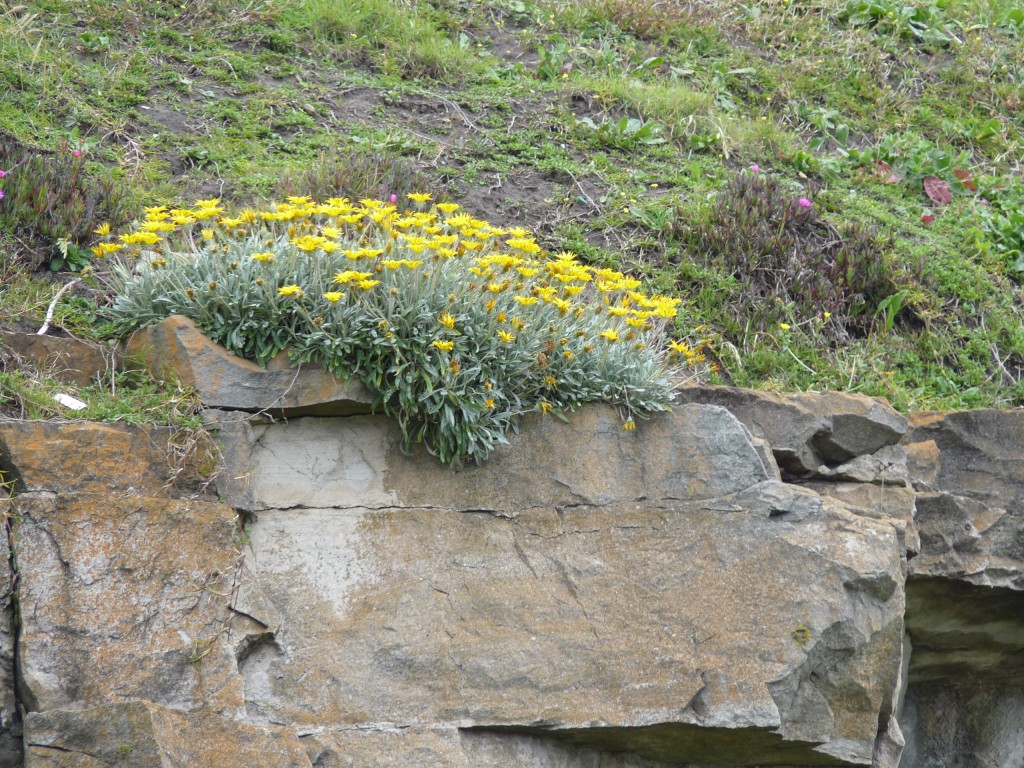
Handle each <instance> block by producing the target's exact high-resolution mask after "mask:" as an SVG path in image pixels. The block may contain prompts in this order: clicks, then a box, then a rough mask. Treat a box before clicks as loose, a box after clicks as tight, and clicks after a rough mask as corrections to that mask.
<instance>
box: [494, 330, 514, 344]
mask: <svg viewBox="0 0 1024 768" xmlns="http://www.w3.org/2000/svg"><path fill="white" fill-rule="evenodd" d="M498 338H499V339H501V340H502V341H503V342H505V343H506V344H511V343H512V342H513V341H515V340H516V335H515V334H514V333H510V332H508V331H498Z"/></svg>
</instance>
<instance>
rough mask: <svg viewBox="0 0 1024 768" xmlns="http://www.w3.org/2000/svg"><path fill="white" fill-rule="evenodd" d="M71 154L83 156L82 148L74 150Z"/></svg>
mask: <svg viewBox="0 0 1024 768" xmlns="http://www.w3.org/2000/svg"><path fill="white" fill-rule="evenodd" d="M71 154H72V156H73V157H81V156H82V150H80V149H76V150H75V151H74V152H72V153H71Z"/></svg>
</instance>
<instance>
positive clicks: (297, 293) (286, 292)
mask: <svg viewBox="0 0 1024 768" xmlns="http://www.w3.org/2000/svg"><path fill="white" fill-rule="evenodd" d="M277 295H278V296H294V297H295V298H296V299H301V298H302V295H303V294H302V288H300V287H299V286H297V285H282V286H281V287H280V288H278V289H277Z"/></svg>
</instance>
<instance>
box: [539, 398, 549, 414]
mask: <svg viewBox="0 0 1024 768" xmlns="http://www.w3.org/2000/svg"><path fill="white" fill-rule="evenodd" d="M537 407H538V408H540V412H541V413H544V414H546V413H547V412H548V411H550V410H551V403H547V402H544V401H543V400H541V401H540V402H539V403H537Z"/></svg>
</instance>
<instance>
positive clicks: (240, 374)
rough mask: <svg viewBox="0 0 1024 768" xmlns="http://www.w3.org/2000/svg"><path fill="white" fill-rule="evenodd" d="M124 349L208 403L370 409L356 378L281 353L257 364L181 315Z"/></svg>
mask: <svg viewBox="0 0 1024 768" xmlns="http://www.w3.org/2000/svg"><path fill="white" fill-rule="evenodd" d="M127 350H128V353H129V354H131V355H135V356H137V357H140V358H141V359H143V360H144V361H145V363H146V366H147V367H148V368H149V369H150V370H151V371H153V372H154V373H155V374H156V375H158V376H161V375H166V374H167V373H168V372H170V373H171V374H172V375H173V376H174V377H175V378H176V379H177V380H178V381H179V382H180V383H181V384H182V386H185V387H189V388H192V389H194V390H195V391H196V394H197V395H198V396H199V399H200V400H202V401H203V404H204V405H206V406H207V407H208V408H224V409H236V410H245V411H270V412H272V413H274V414H279V415H288V416H294V415H297V414H317V415H333V416H342V415H350V414H353V413H369V412H370V406H371V405H372V403H373V399H374V398H373V394H372V393H370V392H369V391H368V390H367V389H366V388H365V387H364V386H363V385H362V384H360V383H359V382H358V381H356V380H354V379H353V380H350V381H343V380H341V379H338V378H337V377H335V376H332V375H331V374H329V373H327V372H326V371H324V370H323V369H321V368H319V367H318V366H316V365H306V366H301V367H298V368H296V367H293V366H292V365H291V364H290V363H289V361H288V355H287V354H286V353H283V352H282V353H281V354H280V355H278V356H277V357H276V358H274V359H273V360H272V361H271V362H270V364H269V365H267V367H266V368H261V367H260V366H258V365H257V364H256V363H253V362H251V361H249V360H244V359H242V358H240V357H236V356H234V355H232V354H231V353H230V352H228V351H227V350H226V349H224V347H222V346H220V345H219V344H215V343H213V342H212V341H210V340H209V339H208V338H206V336H204V335H203V334H202V332H201V331H200V330H199V329H198V328H197V327H196V325H195V323H193V322H192V321H191V320H189V319H188V318H185V317H181V316H180V315H173V316H171V317H168V318H166V319H164V320H162V321H161V322H159V323H156V324H155V325H150V326H147V327H146V328H143V329H142V330H140V331H138V332H137V333H135V335H133V336H132V337H131V339H129V341H128V347H127Z"/></svg>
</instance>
